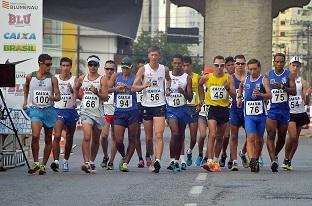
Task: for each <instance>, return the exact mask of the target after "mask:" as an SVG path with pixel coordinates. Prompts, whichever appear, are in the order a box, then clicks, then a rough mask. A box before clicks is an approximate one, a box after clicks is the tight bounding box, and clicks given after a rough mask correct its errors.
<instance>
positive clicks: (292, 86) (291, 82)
mask: <svg viewBox="0 0 312 206" xmlns="http://www.w3.org/2000/svg"><path fill="white" fill-rule="evenodd" d="M288 81H289V88H287V87H284V91H286V92H287V93H288V94H290V95H296V93H297V92H296V82H295V76H294V75H293V74H289V77H288Z"/></svg>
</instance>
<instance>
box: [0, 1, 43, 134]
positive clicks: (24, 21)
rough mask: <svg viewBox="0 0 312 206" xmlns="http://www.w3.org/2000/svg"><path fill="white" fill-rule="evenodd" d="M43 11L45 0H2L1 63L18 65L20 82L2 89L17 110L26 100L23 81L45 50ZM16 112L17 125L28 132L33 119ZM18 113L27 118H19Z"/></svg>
mask: <svg viewBox="0 0 312 206" xmlns="http://www.w3.org/2000/svg"><path fill="white" fill-rule="evenodd" d="M42 12H43V0H31V1H30V0H1V7H0V35H1V36H0V38H1V39H0V63H1V64H5V63H13V64H15V65H16V66H15V70H16V86H15V87H12V88H2V91H3V93H4V96H5V100H6V103H7V106H8V107H9V108H11V109H13V110H14V111H15V114H17V113H16V112H17V110H16V109H21V106H22V104H23V94H24V92H23V84H24V83H25V77H26V75H27V74H29V73H31V72H32V71H35V70H37V69H38V56H39V55H40V54H41V53H42V16H43V13H42ZM0 74H1V71H0ZM1 78H3V77H1ZM0 104H1V103H0ZM13 116H14V118H15V122H16V125H15V126H16V127H17V128H18V129H19V128H20V131H19V133H20V132H22V131H24V132H22V133H27V130H25V128H28V127H29V120H27V118H26V116H25V115H24V114H21V115H13ZM17 116H20V117H22V118H26V120H25V119H23V120H21V121H17V120H16V118H18V117H17ZM19 122H21V123H19ZM22 128H23V129H22ZM5 131H7V130H4V128H3V127H2V126H0V133H7V132H5ZM29 132H30V128H29Z"/></svg>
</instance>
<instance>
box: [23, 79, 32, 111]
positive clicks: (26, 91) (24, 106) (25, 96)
mask: <svg viewBox="0 0 312 206" xmlns="http://www.w3.org/2000/svg"><path fill="white" fill-rule="evenodd" d="M30 81H31V74H28V75H27V76H26V81H25V84H24V103H23V106H22V107H23V109H25V108H26V106H27V101H28V95H29V84H30Z"/></svg>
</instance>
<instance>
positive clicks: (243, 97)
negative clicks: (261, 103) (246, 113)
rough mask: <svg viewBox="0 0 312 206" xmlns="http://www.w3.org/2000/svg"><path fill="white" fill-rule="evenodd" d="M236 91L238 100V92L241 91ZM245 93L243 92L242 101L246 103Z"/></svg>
mask: <svg viewBox="0 0 312 206" xmlns="http://www.w3.org/2000/svg"><path fill="white" fill-rule="evenodd" d="M235 91H236V98H238V91H239V89H236V90H235ZM244 93H245V92H243V94H242V95H243V96H242V97H241V99H242V101H244V99H245V94H244Z"/></svg>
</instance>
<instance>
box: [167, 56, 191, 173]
mask: <svg viewBox="0 0 312 206" xmlns="http://www.w3.org/2000/svg"><path fill="white" fill-rule="evenodd" d="M182 59H183V57H182V55H180V54H176V55H174V56H173V58H172V67H173V70H172V72H171V71H170V78H171V86H170V96H168V97H167V105H168V106H167V114H166V115H167V120H168V124H169V127H170V130H171V139H170V165H169V167H168V168H167V169H169V170H173V171H175V172H180V171H181V169H182V170H185V169H186V165H184V166H183V165H181V167H180V165H179V159H180V154H181V151H182V148H183V144H184V138H185V128H186V125H187V124H188V123H190V122H191V121H192V115H193V112H192V111H190V110H189V108H188V106H187V105H186V101H187V100H188V101H191V100H192V98H193V92H192V78H191V77H190V76H189V75H188V74H187V73H185V72H184V71H183V65H182V61H183V60H182ZM195 142H196V141H195ZM182 164H183V162H182ZM184 164H185V163H184Z"/></svg>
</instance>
